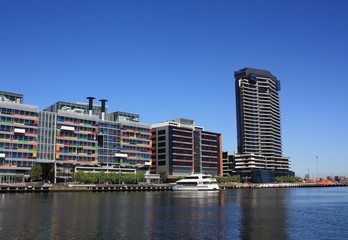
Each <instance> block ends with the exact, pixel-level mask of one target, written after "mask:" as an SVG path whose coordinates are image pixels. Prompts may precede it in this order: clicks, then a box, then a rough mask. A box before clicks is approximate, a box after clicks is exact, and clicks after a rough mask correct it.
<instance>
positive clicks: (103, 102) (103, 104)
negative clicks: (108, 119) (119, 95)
mask: <svg viewBox="0 0 348 240" xmlns="http://www.w3.org/2000/svg"><path fill="white" fill-rule="evenodd" d="M99 101H100V102H101V119H102V120H103V121H104V120H105V103H106V102H107V101H108V100H106V99H100V100H99Z"/></svg>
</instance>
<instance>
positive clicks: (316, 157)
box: [315, 156, 319, 179]
mask: <svg viewBox="0 0 348 240" xmlns="http://www.w3.org/2000/svg"><path fill="white" fill-rule="evenodd" d="M315 159H316V164H317V179H318V178H319V171H318V156H315Z"/></svg>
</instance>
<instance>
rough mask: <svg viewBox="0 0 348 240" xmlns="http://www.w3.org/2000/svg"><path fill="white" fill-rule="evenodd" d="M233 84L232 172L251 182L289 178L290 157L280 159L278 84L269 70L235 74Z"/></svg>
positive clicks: (247, 70)
mask: <svg viewBox="0 0 348 240" xmlns="http://www.w3.org/2000/svg"><path fill="white" fill-rule="evenodd" d="M235 81H236V82H235V86H236V104H237V106H236V107H237V111H236V112H237V137H238V154H237V156H236V159H235V171H236V172H237V173H238V174H240V175H241V178H242V180H244V181H252V182H273V181H274V177H275V176H277V175H289V174H290V173H291V172H289V169H290V165H289V158H286V157H283V156H282V137H281V121H280V81H279V80H278V79H277V78H276V77H275V76H273V75H272V74H271V73H270V72H269V71H265V70H260V69H254V68H243V69H241V70H238V71H236V72H235Z"/></svg>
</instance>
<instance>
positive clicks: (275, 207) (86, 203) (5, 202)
mask: <svg viewBox="0 0 348 240" xmlns="http://www.w3.org/2000/svg"><path fill="white" fill-rule="evenodd" d="M2 196H3V197H2V198H1V199H0V231H1V232H0V233H1V236H2V237H3V238H10V239H287V232H286V231H287V228H286V219H287V212H286V206H285V203H284V201H285V200H284V199H285V198H286V196H287V191H286V190H284V189H250V190H249V189H237V190H230V191H220V192H102V193H100V192H98V193H92V192H91V193H90V192H79V193H76V192H64V193H46V194H31V193H28V194H5V195H2Z"/></svg>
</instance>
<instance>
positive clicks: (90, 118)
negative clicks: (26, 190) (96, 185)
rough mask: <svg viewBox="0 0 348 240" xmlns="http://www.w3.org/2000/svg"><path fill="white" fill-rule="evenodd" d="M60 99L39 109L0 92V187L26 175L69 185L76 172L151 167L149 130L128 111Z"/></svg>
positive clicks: (138, 117)
mask: <svg viewBox="0 0 348 240" xmlns="http://www.w3.org/2000/svg"><path fill="white" fill-rule="evenodd" d="M88 99H89V103H88V104H86V103H69V102H63V101H59V102H57V103H55V104H53V105H52V106H50V107H48V108H46V109H45V110H44V111H40V110H39V108H38V107H37V106H31V105H26V104H23V95H21V94H17V93H10V92H4V91H0V183H3V182H6V181H7V180H9V179H10V180H11V181H12V180H13V179H15V178H20V179H24V178H26V177H28V176H29V173H30V171H31V168H32V167H33V166H34V165H36V164H41V166H42V167H43V172H44V178H45V179H47V180H50V181H54V182H55V181H69V180H70V179H71V175H72V173H74V172H77V171H85V172H98V171H105V172H119V173H121V172H122V173H130V172H133V173H134V172H136V171H137V170H146V169H148V168H149V166H150V163H151V153H152V150H151V128H150V125H148V124H143V123H140V122H139V120H140V116H139V115H137V114H132V113H125V112H114V113H108V112H107V107H106V105H105V104H106V102H107V100H105V99H102V100H100V101H101V105H94V104H93V99H94V98H93V97H88Z"/></svg>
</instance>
